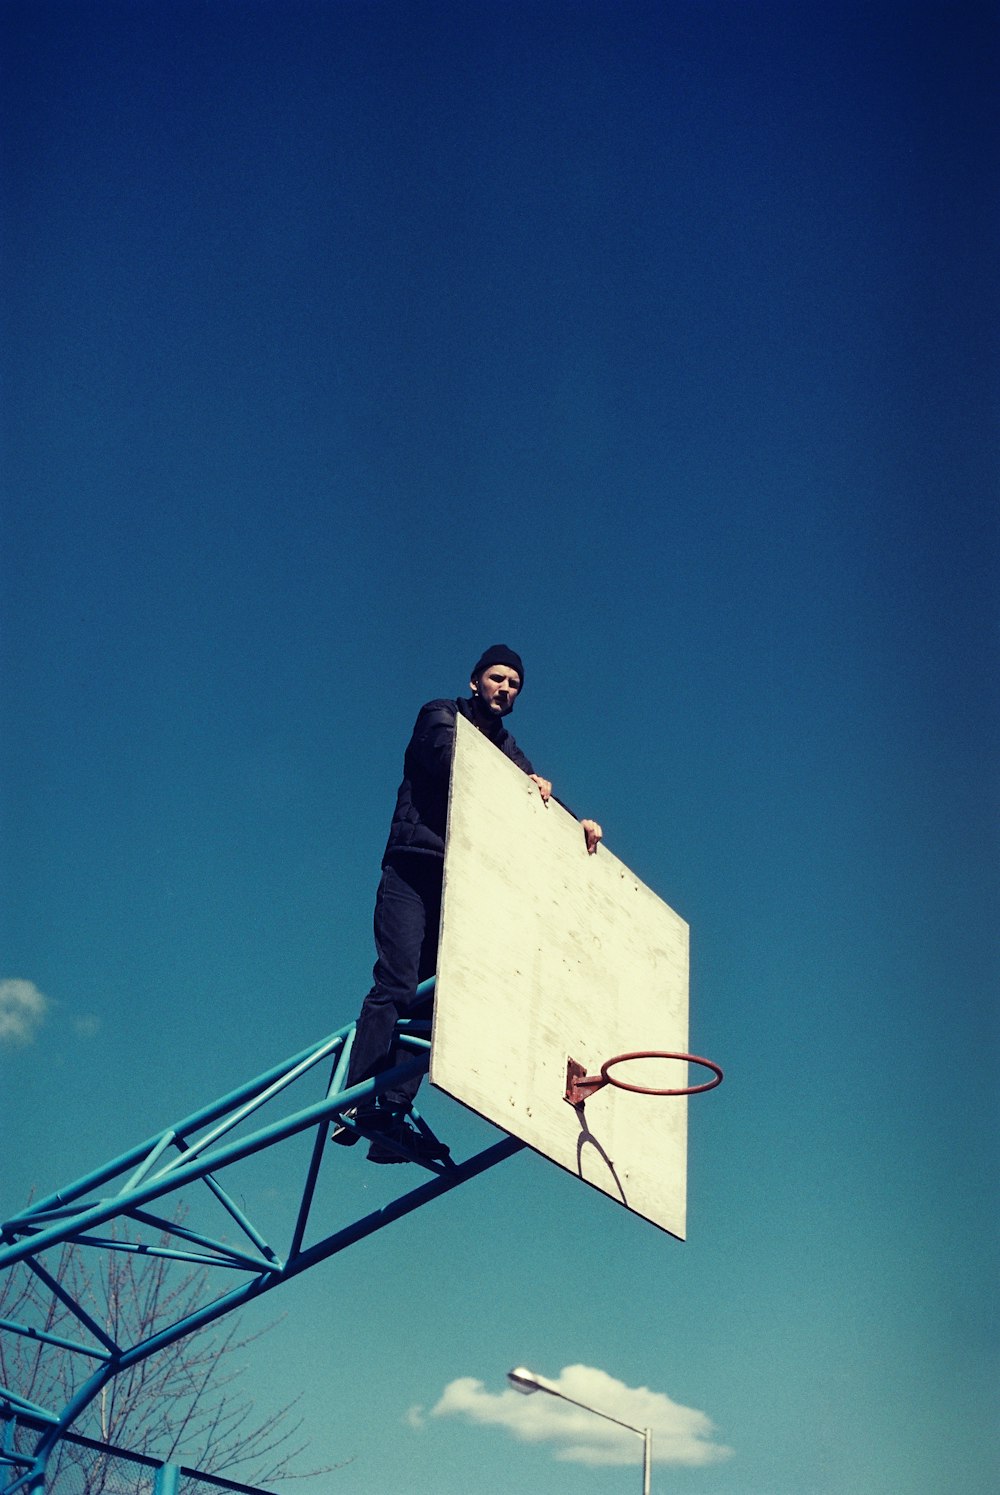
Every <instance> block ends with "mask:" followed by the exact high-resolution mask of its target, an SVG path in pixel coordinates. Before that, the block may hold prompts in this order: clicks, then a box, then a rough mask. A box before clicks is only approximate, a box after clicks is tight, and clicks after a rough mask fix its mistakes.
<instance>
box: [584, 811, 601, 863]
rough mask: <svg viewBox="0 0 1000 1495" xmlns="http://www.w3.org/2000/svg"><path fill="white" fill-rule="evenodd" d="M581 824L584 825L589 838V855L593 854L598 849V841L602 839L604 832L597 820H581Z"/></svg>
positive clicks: (585, 833)
mask: <svg viewBox="0 0 1000 1495" xmlns="http://www.w3.org/2000/svg"><path fill="white" fill-rule="evenodd" d="M580 824H581V825H582V826H583V834H584V835H585V836H586V838H587V854H588V856H593V855H594V852H595V851H596V850H597V843H598V841H600V840H601V839H602V837H603V835H604V832H603V831H602V830H601V827H600V826H599V825H598V823H597V821H596V820H581V821H580Z"/></svg>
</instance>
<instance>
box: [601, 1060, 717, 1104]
mask: <svg viewBox="0 0 1000 1495" xmlns="http://www.w3.org/2000/svg"><path fill="white" fill-rule="evenodd" d="M627 1059H681V1060H683V1061H684V1062H685V1063H687V1064H703V1065H704V1066H705V1068H706V1069H710V1070H711V1071H712V1078H711V1079H710V1080H706V1081H705V1083H704V1084H703V1085H683V1086H682V1087H681V1088H680V1089H679V1090H654V1089H652V1088H651V1087H650V1086H649V1085H630V1084H629V1083H628V1081H627V1080H616V1079H615V1077H614V1075H611V1074H608V1070H609V1069H610V1068H611V1066H612V1065H613V1064H624V1063H625V1061H626V1060H627ZM601 1079H602V1080H606V1081H607V1083H608V1084H609V1085H614V1086H615V1087H616V1089H618V1090H634V1091H635V1092H636V1094H637V1095H698V1094H700V1093H701V1091H702V1090H714V1089H715V1087H716V1085H721V1084H722V1070H721V1069H720V1068H719V1066H718V1065H717V1064H713V1062H712V1060H711V1059H702V1058H701V1057H700V1056H699V1055H698V1054H673V1053H668V1052H667V1051H666V1050H665V1049H640V1050H639V1051H638V1052H637V1053H634V1054H615V1056H614V1058H613V1059H606V1060H605V1062H604V1063H603V1064H602V1065H601Z"/></svg>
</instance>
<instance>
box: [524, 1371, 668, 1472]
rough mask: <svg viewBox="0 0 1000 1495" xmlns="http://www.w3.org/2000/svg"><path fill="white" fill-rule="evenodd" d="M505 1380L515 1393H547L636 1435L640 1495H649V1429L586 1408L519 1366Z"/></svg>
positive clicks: (548, 1382)
mask: <svg viewBox="0 0 1000 1495" xmlns="http://www.w3.org/2000/svg"><path fill="white" fill-rule="evenodd" d="M507 1379H508V1381H509V1382H510V1384H511V1385H512V1386H513V1388H514V1390H515V1391H520V1392H523V1393H524V1395H525V1396H530V1395H531V1393H532V1392H533V1391H547V1392H548V1394H549V1396H557V1397H559V1399H560V1401H564V1402H569V1403H570V1404H571V1405H572V1406H574V1407H582V1408H583V1410H584V1411H585V1412H593V1413H594V1416H595V1417H603V1418H604V1419H605V1421H606V1422H614V1423H617V1425H618V1426H619V1427H620V1428H628V1430H629V1432H630V1433H637V1434H638V1435H639V1437H640V1438H641V1439H642V1495H649V1467H650V1464H651V1462H652V1453H653V1434H652V1431H651V1429H649V1428H634V1427H633V1426H632V1424H631V1423H630V1422H622V1420H621V1418H620V1417H610V1416H609V1415H608V1413H607V1412H599V1411H598V1409H597V1408H596V1407H588V1406H587V1403H586V1402H578V1401H575V1400H574V1399H573V1397H571V1396H567V1395H566V1393H565V1391H560V1390H559V1387H558V1386H556V1385H555V1383H554V1382H552V1381H548V1380H546V1378H545V1377H544V1376H536V1375H535V1373H534V1371H531V1370H525V1368H524V1366H523V1365H519V1366H518V1367H517V1368H516V1370H509V1371H508V1372H507Z"/></svg>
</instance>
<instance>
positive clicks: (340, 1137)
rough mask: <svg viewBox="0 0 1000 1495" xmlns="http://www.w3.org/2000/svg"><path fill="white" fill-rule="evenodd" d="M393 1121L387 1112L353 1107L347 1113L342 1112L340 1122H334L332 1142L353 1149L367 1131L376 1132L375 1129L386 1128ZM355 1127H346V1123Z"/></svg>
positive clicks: (372, 1108) (331, 1134)
mask: <svg viewBox="0 0 1000 1495" xmlns="http://www.w3.org/2000/svg"><path fill="white" fill-rule="evenodd" d="M390 1120H391V1117H390V1116H389V1114H388V1113H387V1112H385V1111H376V1110H375V1108H374V1106H372V1107H370V1108H369V1109H368V1110H365V1109H364V1108H363V1107H361V1106H351V1107H350V1108H349V1109H348V1110H347V1111H343V1112H341V1116H340V1120H339V1121H336V1122H334V1126H333V1131H332V1132H331V1133H330V1141H331V1142H336V1144H337V1146H338V1147H353V1146H354V1144H355V1143H356V1142H360V1141H361V1138H362V1137H363V1136H364V1135H365V1131H366V1130H367V1131H374V1130H375V1128H377V1127H378V1128H381V1127H384V1126H385V1125H386V1124H387V1122H388V1121H390ZM345 1121H346V1122H348V1123H352V1122H353V1125H347V1126H345V1125H344V1122H345Z"/></svg>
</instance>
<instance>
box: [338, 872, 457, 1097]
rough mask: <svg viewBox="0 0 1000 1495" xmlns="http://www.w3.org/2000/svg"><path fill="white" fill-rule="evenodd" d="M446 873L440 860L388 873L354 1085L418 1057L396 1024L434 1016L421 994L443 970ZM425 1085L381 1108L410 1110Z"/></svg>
mask: <svg viewBox="0 0 1000 1495" xmlns="http://www.w3.org/2000/svg"><path fill="white" fill-rule="evenodd" d="M443 871H444V864H443V862H442V861H441V860H440V859H439V858H438V857H434V856H410V857H407V858H406V860H405V863H404V862H403V861H402V859H401V860H400V861H399V862H398V863H396V864H395V865H393V866H390V867H385V868H384V869H383V872H382V880H381V882H380V883H379V885H378V893H377V894H376V897H375V949H376V951H377V954H378V958H377V960H376V961H375V969H374V973H373V974H374V978H375V983H374V985H373V986H372V989H371V991H370V992H369V993H368V995H367V997H365V1000H364V1003H363V1005H362V1008H361V1014H360V1016H359V1018H358V1025H357V1032H356V1034H355V1038H354V1048H353V1049H352V1051H351V1063H350V1067H349V1069H348V1075H347V1083H348V1085H357V1084H359V1083H360V1082H361V1081H362V1080H369V1079H371V1078H372V1076H373V1075H377V1074H381V1073H382V1072H383V1071H384V1070H386V1069H391V1068H392V1067H393V1065H395V1064H399V1063H401V1062H402V1061H403V1060H404V1059H408V1058H412V1057H413V1050H412V1049H406V1048H403V1047H402V1046H401V1045H400V1044H397V1043H395V1042H394V1034H395V1028H396V1019H397V1018H400V1017H416V1016H418V1015H419V1016H423V1015H424V1013H425V1012H429V1011H430V1002H429V1001H428V999H426V998H424V999H423V1000H422V1001H421V1002H420V1003H418V1002H417V1000H416V994H417V987H418V985H419V984H420V982H421V981H426V980H427V978H428V976H433V975H434V972H435V971H436V969H437V946H438V924H439V922H440V919H441V879H442V874H443ZM419 1086H420V1076H419V1075H415V1076H414V1077H413V1078H412V1079H409V1080H404V1081H402V1082H401V1083H400V1084H398V1085H396V1086H394V1088H393V1089H392V1090H391V1091H388V1092H387V1093H386V1094H385V1095H384V1096H383V1097H382V1101H381V1103H382V1105H389V1106H393V1107H400V1108H405V1107H407V1106H409V1105H410V1104H411V1102H412V1101H413V1098H414V1096H415V1095H416V1093H417V1090H418V1088H419Z"/></svg>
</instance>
